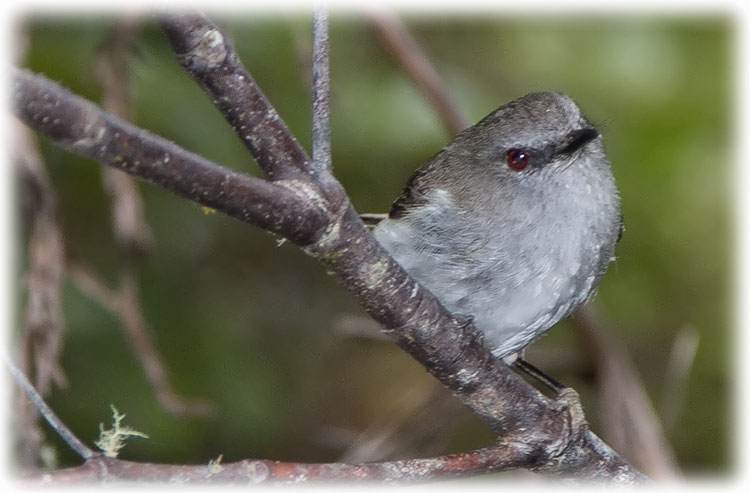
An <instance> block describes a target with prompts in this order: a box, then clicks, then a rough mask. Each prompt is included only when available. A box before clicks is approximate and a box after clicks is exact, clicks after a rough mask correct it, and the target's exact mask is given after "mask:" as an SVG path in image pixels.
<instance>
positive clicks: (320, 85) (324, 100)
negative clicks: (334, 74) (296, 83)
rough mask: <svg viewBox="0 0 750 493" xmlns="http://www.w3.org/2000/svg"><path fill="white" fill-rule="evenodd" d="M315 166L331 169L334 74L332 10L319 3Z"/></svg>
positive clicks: (315, 25)
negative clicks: (331, 67)
mask: <svg viewBox="0 0 750 493" xmlns="http://www.w3.org/2000/svg"><path fill="white" fill-rule="evenodd" d="M312 31H313V53H312V56H313V71H312V72H313V75H312V117H313V121H312V165H313V167H314V168H315V169H317V170H320V169H329V170H330V169H331V127H330V112H331V110H330V73H329V58H330V57H329V50H328V12H327V10H326V7H325V5H320V4H318V5H317V6H316V8H315V11H314V13H313V29H312Z"/></svg>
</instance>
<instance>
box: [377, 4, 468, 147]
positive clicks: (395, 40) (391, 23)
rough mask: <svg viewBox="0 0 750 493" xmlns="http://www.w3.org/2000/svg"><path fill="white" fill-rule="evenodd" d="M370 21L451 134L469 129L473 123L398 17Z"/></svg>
mask: <svg viewBox="0 0 750 493" xmlns="http://www.w3.org/2000/svg"><path fill="white" fill-rule="evenodd" d="M369 18H370V22H372V24H373V26H374V27H375V29H376V30H377V33H378V37H379V39H380V42H381V45H382V46H383V48H384V49H385V50H387V51H388V52H390V53H391V54H392V55H393V57H394V58H395V59H396V61H397V62H398V63H399V65H400V66H401V68H402V69H403V70H404V72H406V74H407V75H409V77H411V79H412V81H413V82H414V84H415V85H416V86H417V88H418V89H419V92H421V93H422V95H423V96H424V97H425V99H427V101H428V102H429V103H430V104H431V106H432V107H433V108H434V109H435V111H436V112H437V114H438V116H439V117H440V121H442V122H443V125H445V127H446V128H447V129H448V131H449V132H450V133H451V134H456V133H458V132H460V131H461V130H463V129H465V128H466V127H468V126H469V125H470V122H469V120H468V119H467V118H466V116H465V115H464V114H463V112H462V111H461V109H460V108H459V106H458V105H457V104H456V103H455V101H453V98H452V97H451V95H450V93H449V92H448V90H447V89H446V88H445V85H444V84H443V80H442V78H441V77H440V75H438V73H437V70H436V69H435V67H434V66H433V65H432V63H431V62H430V60H429V59H428V58H427V56H426V55H425V54H424V52H423V51H422V49H421V48H420V47H419V45H418V44H417V42H416V41H415V40H414V38H413V37H412V36H411V34H409V31H408V30H407V29H406V27H404V25H403V24H402V23H401V21H400V20H399V19H398V18H397V17H396V16H395V15H393V14H388V13H385V12H372V13H371V14H370V15H369Z"/></svg>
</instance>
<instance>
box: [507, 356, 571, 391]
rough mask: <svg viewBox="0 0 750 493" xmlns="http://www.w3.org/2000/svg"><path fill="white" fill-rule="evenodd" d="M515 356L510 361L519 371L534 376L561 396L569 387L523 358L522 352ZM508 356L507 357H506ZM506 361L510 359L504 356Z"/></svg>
mask: <svg viewBox="0 0 750 493" xmlns="http://www.w3.org/2000/svg"><path fill="white" fill-rule="evenodd" d="M513 356H515V358H514V359H513V360H512V361H510V364H511V365H512V366H513V367H514V368H515V369H517V370H518V371H520V372H522V373H525V374H526V375H528V376H529V377H531V378H533V379H534V380H536V381H537V382H540V383H541V384H542V385H544V386H545V387H547V388H549V389H550V390H552V391H553V392H554V393H555V394H556V395H557V396H558V397H560V396H561V395H562V393H563V391H564V390H565V389H567V388H568V387H567V386H565V385H563V384H562V383H560V382H558V381H557V380H555V379H554V378H552V377H551V376H549V375H547V374H546V373H544V372H543V371H542V370H540V369H539V368H537V367H536V366H534V365H532V364H531V363H529V362H528V361H526V360H525V359H523V356H522V355H521V354H520V353H516V354H514V355H513ZM506 358H507V357H506ZM503 359H504V360H505V362H506V363H508V360H507V359H505V358H503Z"/></svg>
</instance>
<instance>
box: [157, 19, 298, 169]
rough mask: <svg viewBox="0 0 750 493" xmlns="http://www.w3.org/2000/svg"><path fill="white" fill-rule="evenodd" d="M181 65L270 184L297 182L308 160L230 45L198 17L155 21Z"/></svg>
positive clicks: (215, 29) (209, 23)
mask: <svg viewBox="0 0 750 493" xmlns="http://www.w3.org/2000/svg"><path fill="white" fill-rule="evenodd" d="M160 22H161V26H162V28H163V29H164V31H165V32H166V33H167V37H168V38H169V41H170V43H171V44H172V49H173V50H174V52H175V55H176V56H177V60H178V61H179V62H180V65H182V67H183V68H184V69H185V70H186V71H187V72H188V73H189V74H190V75H191V76H192V77H193V78H194V79H195V80H196V81H197V82H198V83H199V84H200V85H201V87H202V88H203V90H204V91H206V93H207V94H208V96H209V97H210V98H211V101H213V102H214V104H215V105H216V107H217V108H218V109H219V111H221V113H222V114H223V115H224V118H225V119H226V120H227V121H228V122H229V124H230V125H231V126H232V128H233V129H234V132H235V133H236V134H237V135H238V136H239V137H240V138H241V139H242V142H243V143H244V144H245V146H246V147H247V148H248V149H249V150H250V152H252V154H253V156H255V159H256V160H257V161H258V165H260V167H261V169H262V170H263V172H264V173H265V174H266V176H267V177H268V178H269V179H270V180H272V181H275V180H284V179H292V178H298V177H300V175H302V174H305V173H307V172H308V171H309V158H308V156H307V154H305V151H304V150H303V149H302V147H300V145H299V143H298V142H297V140H296V139H295V138H294V137H293V136H292V134H291V133H290V132H289V129H288V128H287V127H286V124H285V123H284V121H283V120H282V119H281V118H280V117H279V114H278V113H277V112H276V110H275V109H274V107H273V106H271V103H269V102H268V99H267V98H266V96H265V95H264V94H263V92H262V91H261V90H260V88H259V87H258V85H257V84H256V83H255V81H254V80H253V78H252V77H251V76H250V74H249V73H248V71H247V70H246V69H245V67H244V66H243V65H242V62H241V61H240V59H239V57H238V56H237V53H236V52H235V51H234V48H233V47H232V44H231V43H230V42H229V40H228V39H227V38H226V37H225V36H224V35H223V34H222V33H221V31H220V30H219V29H218V28H217V27H216V25H215V24H214V23H212V22H211V21H210V20H208V19H207V18H205V17H204V16H202V15H199V14H185V15H165V16H163V17H162V18H161V19H160Z"/></svg>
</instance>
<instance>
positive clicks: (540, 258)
mask: <svg viewBox="0 0 750 493" xmlns="http://www.w3.org/2000/svg"><path fill="white" fill-rule="evenodd" d="M418 226H419V225H418V224H409V223H408V222H405V221H400V222H391V221H387V222H385V223H383V224H381V225H380V226H378V228H376V230H375V236H376V238H377V239H378V240H379V241H380V242H381V244H383V246H384V247H385V248H386V249H387V250H388V251H389V252H390V253H391V255H392V256H393V257H394V258H395V259H396V261H397V262H399V264H400V265H401V266H402V267H403V268H404V269H405V270H406V271H407V272H409V274H410V275H411V276H412V277H414V278H415V279H416V280H417V281H418V282H419V283H420V284H422V285H423V286H424V287H426V288H427V289H428V290H430V292H432V293H433V294H434V295H435V296H436V297H437V298H438V300H440V302H441V303H442V304H443V305H444V306H445V307H446V308H447V309H448V310H449V311H451V312H453V313H456V314H462V315H468V316H471V317H473V318H474V321H475V324H476V325H477V327H478V328H479V329H480V330H482V332H483V333H484V335H485V341H486V343H487V345H488V347H489V348H490V350H491V351H492V352H493V353H494V354H495V355H496V356H505V355H508V354H510V353H513V352H516V351H518V350H520V349H522V348H523V347H524V346H526V345H527V344H529V343H530V342H531V341H532V340H533V339H535V338H536V337H538V336H539V335H541V334H542V333H543V332H545V331H546V330H547V329H549V328H550V327H551V326H552V325H554V324H555V323H557V322H558V321H559V320H560V319H561V318H563V317H564V316H566V315H567V314H569V313H570V311H571V310H572V309H574V308H575V307H576V306H577V305H579V304H580V303H582V302H583V301H585V300H586V298H587V297H588V296H589V294H590V293H591V290H592V288H593V286H594V284H595V281H596V278H597V271H598V263H599V259H598V257H597V258H592V257H591V256H589V257H588V258H587V259H585V258H583V256H582V255H581V250H580V249H579V248H563V247H556V246H555V245H554V244H553V243H550V244H549V249H548V250H547V251H545V252H539V251H523V250H519V251H513V252H508V251H504V250H502V249H501V248H498V246H497V245H495V244H493V242H492V239H481V240H473V241H471V240H468V239H467V238H466V237H465V236H463V235H461V234H460V232H457V233H456V234H439V235H435V238H434V241H432V240H433V239H432V238H430V234H429V233H427V234H425V233H424V231H419V232H418V231H414V228H416V227H418ZM414 238H420V241H419V245H418V246H416V245H415V244H413V243H412V241H413V239H414ZM498 243H502V242H498ZM505 243H506V244H507V242H505ZM521 244H523V243H521ZM562 266H565V267H564V268H562Z"/></svg>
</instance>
